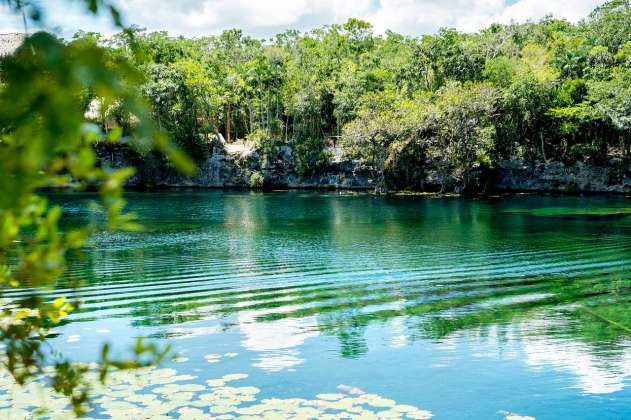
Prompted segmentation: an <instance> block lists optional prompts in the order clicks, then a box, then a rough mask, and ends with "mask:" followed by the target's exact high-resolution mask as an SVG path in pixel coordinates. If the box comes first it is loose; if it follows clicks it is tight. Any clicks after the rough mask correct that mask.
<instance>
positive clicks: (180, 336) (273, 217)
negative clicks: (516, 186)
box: [49, 191, 631, 419]
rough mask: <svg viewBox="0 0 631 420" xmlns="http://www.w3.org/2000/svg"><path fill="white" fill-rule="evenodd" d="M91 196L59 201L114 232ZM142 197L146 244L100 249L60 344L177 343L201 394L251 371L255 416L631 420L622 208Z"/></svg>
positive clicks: (135, 241)
mask: <svg viewBox="0 0 631 420" xmlns="http://www.w3.org/2000/svg"><path fill="white" fill-rule="evenodd" d="M93 198H94V197H92V196H90V195H56V196H54V197H53V200H54V201H56V202H58V203H61V204H62V206H63V208H64V212H65V214H66V215H68V216H69V217H70V220H71V221H72V223H71V224H73V223H79V222H85V221H93V222H95V223H99V221H100V220H101V219H102V215H101V214H100V213H99V212H98V211H97V210H95V209H93V208H92V207H91V206H90V205H89V200H91V199H93ZM128 199H129V207H130V210H132V211H134V212H136V213H137V214H138V215H139V218H140V221H141V222H142V223H143V224H144V226H145V231H144V232H138V233H108V232H101V233H99V234H98V235H97V236H96V237H95V238H94V240H93V241H92V244H91V247H90V248H89V249H88V250H87V252H86V254H85V255H84V256H83V257H82V258H77V259H73V260H71V262H70V267H69V270H68V276H67V279H66V280H65V282H62V283H60V284H59V285H58V290H57V291H55V292H52V293H49V295H50V296H51V297H54V296H56V295H57V294H61V293H65V294H72V293H74V292H73V291H72V290H70V289H67V286H68V284H69V282H70V281H71V280H73V279H77V278H80V279H82V280H83V282H84V283H83V287H82V288H81V289H80V290H79V291H78V293H79V294H80V295H81V297H82V298H83V300H84V302H85V303H84V305H83V307H82V310H81V312H80V313H78V314H75V315H73V316H72V317H71V319H70V322H69V323H68V324H67V325H65V326H63V327H62V328H60V329H59V332H60V333H61V335H60V336H59V337H58V338H56V339H55V344H56V345H57V346H58V347H60V348H61V349H63V351H64V352H65V353H67V354H69V355H72V356H74V357H75V358H79V359H81V360H86V361H90V360H94V359H95V357H96V356H95V353H96V351H97V349H98V346H99V344H100V343H102V342H103V340H109V341H110V342H112V343H113V344H114V345H115V347H118V348H123V347H124V346H125V345H126V343H129V342H130V341H131V340H132V339H133V337H136V336H139V335H143V336H150V337H153V338H154V339H155V340H158V341H163V340H164V341H168V342H171V343H172V344H173V346H174V349H175V350H176V351H177V352H178V353H179V354H180V359H178V360H177V362H169V363H167V366H168V367H173V368H174V369H176V370H177V372H178V374H188V375H190V376H191V378H194V379H191V380H190V381H189V382H192V383H199V384H204V383H205V381H207V380H209V379H210V380H213V379H212V378H220V377H221V376H222V375H225V374H231V373H236V372H239V373H244V374H247V375H248V378H247V380H246V381H245V382H247V384H248V385H251V386H254V387H257V388H258V389H260V393H259V394H258V396H257V399H258V400H262V399H265V398H282V399H291V398H302V399H307V400H310V399H314V398H316V395H318V394H321V393H331V392H334V393H340V392H341V393H343V394H344V393H347V394H348V395H355V396H357V395H361V394H362V393H363V392H365V393H367V394H368V395H371V394H377V395H379V396H381V397H384V398H387V399H392V400H394V401H396V403H397V404H408V405H413V406H415V407H418V408H420V409H422V410H428V411H430V412H431V413H432V414H433V415H434V416H435V418H439V419H443V418H444V419H456V418H472V419H473V418H474V419H481V418H484V419H493V418H498V419H503V418H505V417H506V416H508V415H510V414H511V413H514V414H521V415H525V416H526V415H527V416H532V417H536V418H537V419H564V418H568V419H569V418H572V419H596V418H598V419H623V418H631V386H630V385H631V330H630V328H631V304H630V301H631V293H630V290H631V280H630V277H631V216H627V215H629V214H631V209H629V207H631V204H630V202H629V199H627V198H625V197H539V196H522V197H508V198H495V199H485V200H463V199H449V198H447V199H436V198H384V197H372V196H368V195H349V194H340V193H337V192H336V193H312V192H282V193H267V194H262V193H248V192H220V191H208V192H205V191H178V192H163V193H130V194H129V195H128ZM69 337H73V338H72V339H69ZM340 385H342V386H341V387H340ZM200 407H201V409H202V410H207V407H206V408H204V407H202V406H200ZM167 414H168V415H176V414H177V413H176V412H175V411H173V412H170V413H167ZM226 414H227V415H238V413H234V412H232V413H230V412H228V413H226ZM391 414H392V413H391ZM93 415H94V416H95V417H98V416H99V415H102V416H105V414H103V413H102V412H101V413H100V414H99V412H98V411H95V412H94V413H93ZM404 415H405V413H401V416H404Z"/></svg>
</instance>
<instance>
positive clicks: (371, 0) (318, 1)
mask: <svg viewBox="0 0 631 420" xmlns="http://www.w3.org/2000/svg"><path fill="white" fill-rule="evenodd" d="M604 1H605V0H291V1H286V0H161V1H154V0H117V2H118V4H119V6H120V9H121V11H122V12H123V14H124V16H125V17H126V19H127V21H128V22H129V23H135V24H138V25H140V26H142V27H146V28H147V29H149V30H167V31H169V32H170V33H171V34H174V35H180V34H181V35H188V36H199V35H208V34H217V33H220V32H221V31H222V30H224V29H228V28H241V29H243V30H244V31H245V32H246V33H248V34H251V35H253V36H256V37H268V36H271V35H274V34H275V33H279V32H282V31H284V30H286V29H298V30H302V31H305V30H309V29H312V28H314V27H317V26H322V25H325V24H330V23H342V22H344V21H346V19H348V18H349V17H358V18H362V19H366V20H368V21H370V22H371V23H372V24H373V25H374V27H375V31H376V32H377V33H383V32H384V31H385V30H386V29H391V30H394V31H395V32H399V33H404V34H407V35H421V34H425V33H433V32H435V31H436V30H437V29H438V28H440V27H443V26H446V27H455V28H457V29H459V30H462V31H467V32H471V31H476V30H478V29H481V28H483V27H485V26H488V25H489V24H491V23H493V22H499V23H508V22H511V21H515V22H524V21H526V20H537V19H540V18H541V17H543V16H545V15H546V14H552V15H553V16H555V17H560V18H566V19H568V20H570V21H573V22H576V21H578V20H580V19H582V18H584V17H585V16H587V14H588V13H589V12H590V11H591V10H592V9H594V8H595V7H596V6H597V5H599V4H602V3H604ZM77 3H78V2H74V1H70V0H50V1H49V2H48V3H47V4H48V5H49V7H50V11H49V17H50V19H51V21H52V22H53V23H54V24H55V25H58V26H59V27H60V28H63V31H62V32H63V34H64V35H70V34H72V33H73V32H74V31H75V30H77V29H84V30H99V31H101V32H106V33H107V32H111V31H112V30H113V28H112V27H111V26H110V25H108V24H107V21H106V19H104V18H101V19H91V18H86V17H85V15H84V14H83V13H82V11H81V9H80V8H79V7H78V6H77ZM69 4H70V5H69ZM21 28H22V25H21V18H20V17H19V16H14V15H11V14H9V13H8V12H7V10H6V8H4V7H0V31H3V32H6V31H10V30H11V31H14V30H20V29H21Z"/></svg>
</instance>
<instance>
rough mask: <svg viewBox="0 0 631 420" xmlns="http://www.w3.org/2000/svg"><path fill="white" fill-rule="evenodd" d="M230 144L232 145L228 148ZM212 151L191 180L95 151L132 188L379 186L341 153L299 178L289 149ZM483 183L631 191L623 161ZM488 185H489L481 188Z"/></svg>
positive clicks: (514, 165) (435, 179)
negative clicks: (128, 170) (124, 174)
mask: <svg viewBox="0 0 631 420" xmlns="http://www.w3.org/2000/svg"><path fill="white" fill-rule="evenodd" d="M229 146H230V145H229ZM213 149H214V150H213V152H212V153H210V154H209V156H208V157H207V158H206V159H204V160H203V161H202V162H201V163H200V164H199V171H198V172H197V173H196V174H195V175H194V176H191V177H186V176H182V175H181V174H179V173H178V172H177V171H176V170H175V169H173V168H170V167H169V166H168V165H165V164H164V163H163V162H162V161H160V160H159V159H151V158H143V159H142V161H141V163H140V164H139V163H138V162H136V161H135V160H134V158H133V156H132V155H131V154H130V153H129V152H127V151H126V149H125V148H124V147H112V146H104V147H99V148H97V152H98V155H99V160H100V161H101V164H102V165H104V166H110V167H113V168H118V167H124V166H135V167H136V168H137V173H136V175H134V177H132V178H131V179H130V180H129V182H128V185H129V186H130V187H158V188H160V187H162V188H169V187H198V188H251V187H258V186H260V184H259V181H260V179H261V178H262V179H263V180H264V182H263V185H264V186H265V187H269V188H295V189H300V188H310V189H316V188H317V189H347V190H353V189H355V190H371V189H374V188H375V182H374V180H373V179H372V172H371V170H370V168H369V167H367V166H366V165H364V164H363V163H362V162H359V161H350V160H343V159H341V158H339V154H335V153H334V154H333V155H334V156H338V157H337V158H335V159H334V161H333V162H332V163H331V164H330V165H329V166H328V168H326V170H324V171H322V172H321V173H318V174H316V175H300V174H298V173H297V171H296V167H295V164H294V156H293V154H292V150H291V148H289V147H286V146H283V147H280V148H278V149H276V151H275V153H274V155H273V156H271V157H266V156H261V155H259V154H258V153H257V152H256V151H254V150H252V149H251V148H250V147H248V146H242V145H237V146H234V147H224V145H223V144H222V143H221V142H217V143H215V146H214V147H213ZM490 175H491V176H490V178H489V179H488V181H484V179H483V178H485V176H484V175H483V174H474V175H473V178H474V179H473V182H475V183H476V185H475V187H474V189H476V190H479V191H483V190H486V189H487V187H490V190H494V191H507V192H510V191H542V192H570V193H575V192H601V193H631V167H630V166H629V165H626V166H625V165H623V164H621V163H620V162H610V163H609V164H608V165H606V166H596V165H588V164H585V163H582V162H577V163H574V164H564V163H562V162H547V163H543V162H533V163H527V162H524V161H517V160H512V161H504V162H501V163H500V165H499V167H497V168H495V170H494V171H492V173H491V174H490ZM422 178H423V179H421V180H420V182H418V183H417V185H416V186H415V187H416V188H417V189H418V187H419V186H420V189H422V190H425V191H440V190H441V189H442V191H444V192H452V191H457V190H456V187H455V184H454V182H453V180H450V179H446V178H445V175H441V173H440V171H437V170H436V169H435V168H430V167H428V168H426V170H425V171H424V172H423V176H422ZM486 182H488V183H489V185H487V186H486V187H485V186H483V184H484V183H486Z"/></svg>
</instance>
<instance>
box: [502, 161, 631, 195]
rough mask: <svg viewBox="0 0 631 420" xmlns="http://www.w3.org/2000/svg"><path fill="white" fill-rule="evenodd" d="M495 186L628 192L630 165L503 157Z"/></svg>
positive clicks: (570, 190) (510, 188) (541, 189)
mask: <svg viewBox="0 0 631 420" xmlns="http://www.w3.org/2000/svg"><path fill="white" fill-rule="evenodd" d="M493 187H494V189H496V190H504V191H551V192H552V191H554V192H610V193H611V192H613V193H629V192H631V167H630V166H629V165H624V164H622V163H620V162H615V161H612V162H610V163H608V164H607V165H606V166H597V165H588V164H585V163H583V162H577V163H574V164H569V165H568V164H564V163H562V162H547V163H543V162H534V163H526V162H523V161H504V162H502V163H501V164H500V167H499V168H498V169H497V170H496V171H495V176H494V179H493Z"/></svg>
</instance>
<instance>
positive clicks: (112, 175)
mask: <svg viewBox="0 0 631 420" xmlns="http://www.w3.org/2000/svg"><path fill="white" fill-rule="evenodd" d="M7 3H8V5H9V6H10V7H12V8H13V9H16V10H18V11H20V10H23V11H24V12H25V13H28V14H29V16H30V18H31V19H32V20H42V19H43V14H42V9H40V8H39V3H37V4H35V3H31V2H26V3H23V2H12V1H9V2H7ZM86 6H87V8H88V10H89V11H91V12H95V11H97V10H100V9H101V8H103V7H106V8H108V9H109V11H110V13H111V14H112V16H113V17H114V20H115V23H119V19H120V16H119V15H118V13H117V12H116V10H115V9H114V8H112V7H110V6H109V3H106V2H103V1H86ZM0 77H1V80H2V89H1V90H0V121H1V123H0V126H1V127H2V129H1V130H0V174H1V176H0V189H1V190H2V194H1V195H0V287H1V288H2V292H3V293H4V292H6V291H8V290H12V289H16V288H20V290H21V291H22V292H23V293H26V292H28V290H31V289H30V288H34V289H33V290H34V292H33V294H32V295H31V296H30V297H27V298H23V299H20V300H16V299H12V298H6V299H4V300H3V303H2V306H1V307H0V310H1V312H2V315H1V317H2V322H1V323H0V324H1V325H0V340H1V341H2V342H3V343H4V344H5V346H6V349H5V352H4V353H5V355H4V357H3V359H2V363H3V365H4V367H5V368H6V369H7V370H8V371H9V372H10V373H11V375H13V377H14V378H15V380H16V381H17V382H18V383H19V384H25V383H26V382H28V381H30V380H32V379H34V378H35V377H37V376H38V375H39V374H41V372H42V370H43V368H44V367H45V366H46V365H52V367H53V369H54V370H53V372H54V373H53V375H52V376H51V377H50V383H49V384H50V386H51V387H52V388H53V389H54V390H55V391H57V392H59V393H62V394H63V395H65V396H67V397H68V398H69V399H70V402H71V403H72V406H73V408H74V411H75V413H76V414H78V415H81V414H83V413H85V411H86V410H87V408H88V396H89V389H90V383H89V382H86V380H85V379H84V374H85V373H86V372H87V369H88V368H87V367H86V366H85V365H83V364H80V363H75V362H72V361H69V360H67V359H66V358H65V357H63V355H61V354H59V353H57V352H52V353H51V352H50V351H49V350H48V349H46V350H44V345H45V344H46V339H47V337H48V336H49V334H50V332H51V329H52V328H53V327H55V326H56V325H58V324H59V323H60V322H61V320H62V319H63V318H64V317H65V316H67V315H68V314H69V313H71V312H72V311H74V310H76V309H77V308H78V307H79V306H80V301H79V300H78V298H76V299H75V300H67V299H65V298H64V297H59V298H57V299H55V300H54V301H52V302H48V301H45V300H43V299H42V298H41V297H40V295H39V294H37V293H36V292H35V291H36V290H37V289H40V288H46V287H50V286H51V285H54V283H55V282H56V280H57V279H59V277H60V276H61V275H63V273H64V270H65V258H66V256H67V255H69V254H71V253H75V254H76V253H80V252H81V250H82V248H83V246H84V245H85V241H86V239H87V238H88V236H89V235H90V233H91V231H92V229H93V227H92V226H83V227H80V228H76V229H73V230H63V231H62V230H61V229H60V228H59V226H58V225H59V221H60V220H61V218H62V217H63V215H62V212H61V209H60V208H59V207H51V206H49V205H48V202H47V200H46V199H45V198H43V197H42V196H40V195H38V193H39V191H41V189H42V188H46V187H56V186H71V187H72V188H75V189H80V188H84V187H87V186H95V187H98V188H99V189H100V192H101V199H102V200H101V204H102V206H103V208H104V211H105V213H106V214H107V216H108V228H109V229H128V230H129V229H138V228H139V227H138V225H137V224H136V223H135V222H134V219H133V215H131V214H126V213H124V212H123V209H124V205H125V201H124V200H123V198H122V188H123V184H124V181H125V179H126V178H128V177H129V176H130V175H131V174H132V173H133V170H131V169H122V170H118V171H109V170H106V169H103V168H100V167H99V166H98V165H97V160H96V155H95V152H94V149H93V145H94V144H95V142H97V141H109V142H116V141H118V140H120V138H121V135H123V134H125V135H126V140H128V143H129V144H130V145H131V146H132V147H134V148H137V149H138V150H149V149H157V150H160V151H162V152H163V153H165V154H166V155H167V156H168V157H169V159H170V160H171V161H172V162H173V163H174V164H175V165H177V166H178V167H179V168H181V169H183V170H191V169H192V167H191V164H190V162H189V160H188V158H186V157H185V155H183V154H182V153H181V152H180V151H179V150H177V149H175V148H174V147H173V146H172V145H171V144H170V143H169V142H168V141H167V137H166V135H165V134H164V133H162V132H161V131H160V130H159V129H157V128H156V127H155V125H154V123H153V121H152V119H151V117H150V113H149V110H148V108H147V104H146V102H145V101H144V100H143V99H142V98H139V97H138V95H137V86H138V84H139V82H140V81H141V80H142V75H141V74H140V73H138V72H137V71H136V69H135V68H134V67H133V66H132V65H130V63H129V62H128V61H127V60H125V59H123V58H122V57H121V56H117V55H113V54H110V52H108V51H106V50H105V49H103V48H101V47H99V46H97V45H96V42H94V37H90V38H89V39H88V38H86V39H83V40H80V41H73V42H71V43H68V44H65V43H63V42H61V41H60V40H58V39H57V38H55V37H54V36H52V35H50V34H48V33H45V32H39V33H35V34H33V35H31V36H28V37H26V38H25V40H24V42H23V44H22V46H21V47H20V48H19V49H18V50H17V51H16V52H15V53H14V54H13V55H11V56H9V57H6V58H4V59H3V62H2V73H1V74H0ZM86 92H87V93H88V94H87V95H86ZM86 97H93V98H98V100H99V101H100V102H101V104H102V105H103V108H104V109H109V108H110V106H111V105H114V104H116V107H117V108H119V112H121V113H122V114H127V115H131V116H133V119H134V120H135V123H134V124H133V131H130V132H126V133H123V130H121V129H113V130H110V131H109V132H108V133H104V132H102V131H101V130H100V127H98V126H95V125H93V124H88V123H86V122H85V118H84V113H85V111H86V109H85V106H86V101H85V98H86ZM129 128H131V127H129ZM25 287H28V288H29V289H24V288H25ZM167 352H168V349H164V350H163V349H158V348H157V347H155V345H148V346H147V345H144V344H142V342H141V341H140V342H139V343H138V344H137V346H136V347H135V348H134V349H133V351H132V356H133V357H132V358H131V359H129V360H116V359H111V358H109V357H107V358H105V357H104V358H103V359H102V360H101V363H100V366H99V369H100V370H101V379H102V380H105V378H106V376H107V373H108V372H109V371H110V370H112V369H128V368H133V367H138V366H146V365H148V364H150V363H154V362H159V361H160V360H161V359H162V358H163V357H164V356H165V355H166V354H167Z"/></svg>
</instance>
